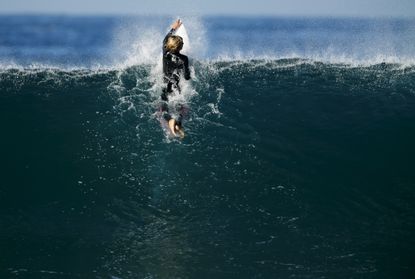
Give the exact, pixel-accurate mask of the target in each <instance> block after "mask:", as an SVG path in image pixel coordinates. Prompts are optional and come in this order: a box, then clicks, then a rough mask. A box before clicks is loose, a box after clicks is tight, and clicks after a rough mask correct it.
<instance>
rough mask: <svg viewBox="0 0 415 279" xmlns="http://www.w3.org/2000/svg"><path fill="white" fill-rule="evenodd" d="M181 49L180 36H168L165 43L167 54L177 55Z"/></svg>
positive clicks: (181, 41) (181, 40)
mask: <svg viewBox="0 0 415 279" xmlns="http://www.w3.org/2000/svg"><path fill="white" fill-rule="evenodd" d="M182 48H183V39H182V37H180V36H176V35H173V36H170V37H169V38H168V39H167V42H166V49H167V50H168V51H169V52H172V53H177V52H179V51H180V50H181V49H182Z"/></svg>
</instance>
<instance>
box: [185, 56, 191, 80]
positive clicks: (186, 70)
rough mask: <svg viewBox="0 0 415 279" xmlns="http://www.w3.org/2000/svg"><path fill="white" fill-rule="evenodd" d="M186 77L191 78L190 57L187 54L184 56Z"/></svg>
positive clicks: (186, 78)
mask: <svg viewBox="0 0 415 279" xmlns="http://www.w3.org/2000/svg"><path fill="white" fill-rule="evenodd" d="M184 79H185V80H189V79H190V70H189V58H187V56H184Z"/></svg>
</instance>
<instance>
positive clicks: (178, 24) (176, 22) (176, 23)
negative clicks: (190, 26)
mask: <svg viewBox="0 0 415 279" xmlns="http://www.w3.org/2000/svg"><path fill="white" fill-rule="evenodd" d="M180 25H182V21H181V20H180V19H178V20H176V21H175V22H173V24H172V25H171V29H173V30H176V29H177V28H179V27H180Z"/></svg>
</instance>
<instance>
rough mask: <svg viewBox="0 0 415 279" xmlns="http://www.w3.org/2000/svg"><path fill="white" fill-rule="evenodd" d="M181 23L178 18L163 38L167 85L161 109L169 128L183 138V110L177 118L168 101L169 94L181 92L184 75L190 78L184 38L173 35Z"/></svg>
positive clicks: (164, 89) (164, 72)
mask: <svg viewBox="0 0 415 279" xmlns="http://www.w3.org/2000/svg"><path fill="white" fill-rule="evenodd" d="M180 25H182V22H181V21H180V19H178V20H176V21H175V22H174V23H173V24H172V25H171V29H170V31H169V32H168V33H167V35H166V36H165V38H164V40H163V74H164V78H163V80H164V83H165V87H164V88H163V93H162V94H161V100H162V101H163V103H162V105H161V111H162V113H163V118H164V119H165V120H166V121H167V122H168V126H169V129H170V130H171V132H172V133H173V135H176V133H178V134H179V136H180V137H182V138H183V137H184V131H183V127H182V118H183V115H182V112H179V116H178V117H177V119H175V118H174V117H172V116H171V115H170V113H169V109H168V103H167V102H168V100H169V96H170V95H171V94H172V93H173V92H175V91H176V92H179V93H180V85H179V82H180V78H181V77H184V79H186V80H189V79H190V70H189V59H188V57H187V56H186V55H183V54H181V53H180V51H181V50H182V48H183V38H182V37H180V36H177V35H173V33H174V31H176V30H177V29H178V28H179V27H180Z"/></svg>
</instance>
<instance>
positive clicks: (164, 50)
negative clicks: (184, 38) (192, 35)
mask: <svg viewBox="0 0 415 279" xmlns="http://www.w3.org/2000/svg"><path fill="white" fill-rule="evenodd" d="M173 32H174V29H170V31H169V33H167V35H166V37H164V40H163V54H166V52H167V49H166V43H167V39H168V38H169V37H170V36H171V35H173Z"/></svg>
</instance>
